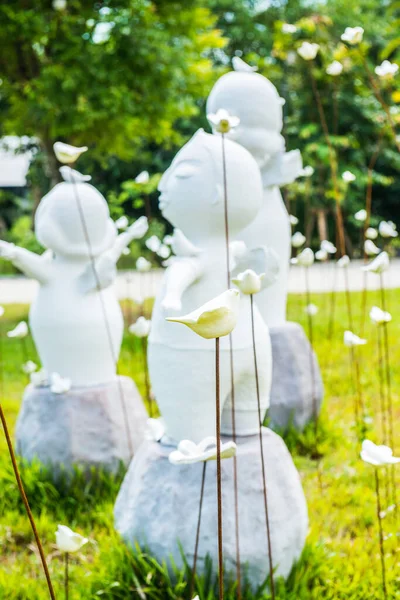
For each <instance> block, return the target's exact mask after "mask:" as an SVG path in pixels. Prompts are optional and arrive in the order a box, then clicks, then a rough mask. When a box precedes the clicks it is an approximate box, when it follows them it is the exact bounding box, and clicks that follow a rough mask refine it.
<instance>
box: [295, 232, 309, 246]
mask: <svg viewBox="0 0 400 600" xmlns="http://www.w3.org/2000/svg"><path fill="white" fill-rule="evenodd" d="M305 243H306V236H305V235H303V234H302V233H301V231H296V233H294V234H293V235H292V247H293V248H301V247H302V246H303V245H304V244H305Z"/></svg>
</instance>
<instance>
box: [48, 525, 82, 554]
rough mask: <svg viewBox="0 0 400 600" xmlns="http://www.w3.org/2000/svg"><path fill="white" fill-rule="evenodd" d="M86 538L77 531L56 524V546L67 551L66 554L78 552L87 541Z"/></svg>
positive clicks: (62, 550) (61, 550)
mask: <svg viewBox="0 0 400 600" xmlns="http://www.w3.org/2000/svg"><path fill="white" fill-rule="evenodd" d="M88 541H89V540H88V539H87V538H84V537H83V536H82V535H80V534H79V533H75V532H74V531H72V529H70V528H69V527H66V525H58V528H57V531H56V546H57V549H58V550H59V551H60V552H68V554H71V553H74V552H78V550H80V549H81V548H82V546H84V545H85V544H87V543H88Z"/></svg>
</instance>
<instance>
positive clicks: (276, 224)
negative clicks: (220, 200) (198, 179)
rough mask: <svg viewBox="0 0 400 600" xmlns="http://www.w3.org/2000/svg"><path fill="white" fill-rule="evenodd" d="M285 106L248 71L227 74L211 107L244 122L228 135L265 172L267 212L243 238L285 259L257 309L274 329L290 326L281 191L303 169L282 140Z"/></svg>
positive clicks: (217, 86) (297, 156) (215, 90)
mask: <svg viewBox="0 0 400 600" xmlns="http://www.w3.org/2000/svg"><path fill="white" fill-rule="evenodd" d="M283 104H284V100H283V99H282V98H280V96H279V94H278V92H277V90H276V88H275V87H274V86H273V85H272V83H271V82H270V81H268V79H266V78H265V77H263V76H262V75H259V74H258V73H254V72H250V71H248V72H245V71H243V70H242V71H240V72H231V73H227V74H226V75H223V76H222V77H221V78H220V79H219V80H218V81H217V83H216V84H215V86H214V87H213V89H212V91H211V94H210V96H209V98H208V102H207V113H216V112H217V111H218V110H220V109H225V110H227V111H228V112H229V113H230V114H231V115H235V116H237V117H239V119H240V123H239V125H238V126H237V127H235V128H232V129H231V130H230V132H229V133H228V134H227V136H228V137H230V138H231V139H232V140H235V141H236V142H238V143H239V144H241V145H242V146H244V147H245V148H246V149H247V150H248V151H249V152H250V153H251V154H252V155H253V157H254V158H255V159H256V161H257V164H258V166H259V167H260V169H261V176H262V182H263V187H264V197H263V203H262V208H261V211H260V212H259V214H258V215H257V218H256V219H255V220H254V221H253V222H252V223H251V224H250V225H249V226H248V227H247V228H246V229H245V230H244V231H243V232H242V233H240V235H239V236H238V238H239V239H240V240H243V241H244V242H246V244H247V245H248V246H249V248H253V247H257V246H268V248H271V249H272V250H274V251H275V252H276V254H277V255H278V256H279V258H280V265H279V266H280V269H279V277H278V279H277V281H276V282H275V283H274V284H273V285H271V286H270V287H268V288H266V289H265V290H264V291H262V292H261V293H260V294H258V295H257V296H256V303H257V306H258V308H259V310H260V312H261V314H262V316H263V318H264V320H265V322H266V323H267V325H268V326H269V327H272V326H277V325H282V324H283V323H285V321H286V301H287V278H288V270H289V259H290V236H291V226H290V221H289V215H288V212H287V210H286V207H285V205H284V202H283V199H282V196H281V193H280V190H279V187H280V186H282V185H284V184H287V183H291V182H293V181H294V180H295V179H296V177H298V176H299V174H300V171H301V168H302V161H301V155H300V153H299V151H298V150H295V151H293V152H289V153H285V140H284V138H283V136H282V135H281V131H282V127H283V111H282V105H283ZM229 176H230V173H229V172H228V177H229Z"/></svg>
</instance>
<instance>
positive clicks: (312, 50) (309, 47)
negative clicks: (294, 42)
mask: <svg viewBox="0 0 400 600" xmlns="http://www.w3.org/2000/svg"><path fill="white" fill-rule="evenodd" d="M319 49H320V45H319V44H313V43H311V42H303V43H302V45H301V46H299V48H297V53H298V54H299V56H301V58H303V59H304V60H314V58H315V57H316V56H317V54H318V51H319Z"/></svg>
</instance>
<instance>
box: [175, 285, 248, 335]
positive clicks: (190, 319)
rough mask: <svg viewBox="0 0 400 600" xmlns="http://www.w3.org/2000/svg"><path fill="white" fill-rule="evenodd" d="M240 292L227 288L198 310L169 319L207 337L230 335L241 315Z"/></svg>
mask: <svg viewBox="0 0 400 600" xmlns="http://www.w3.org/2000/svg"><path fill="white" fill-rule="evenodd" d="M239 307H240V294H239V291H238V290H233V289H232V290H227V291H226V292H224V293H223V294H220V295H219V296H217V297H216V298H213V300H210V301H209V302H206V304H203V306H201V307H200V308H198V309H197V310H194V311H193V312H191V313H189V314H187V315H183V316H181V317H167V321H171V322H173V323H182V324H183V325H186V326H187V327H189V328H190V329H192V331H194V332H195V333H197V334H198V335H200V336H201V337H203V338H206V339H215V338H220V337H223V336H225V335H229V334H230V333H231V332H232V331H233V330H234V328H235V327H236V323H237V320H238V317H239Z"/></svg>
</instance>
